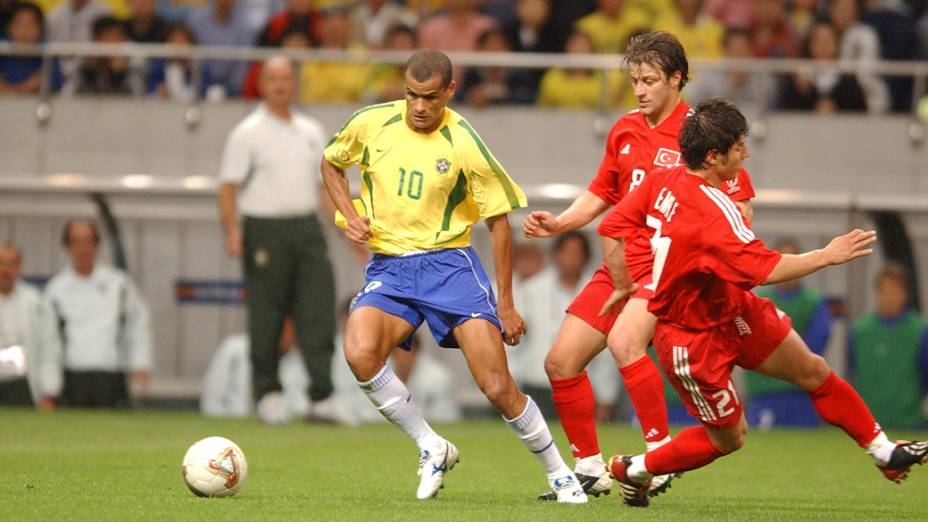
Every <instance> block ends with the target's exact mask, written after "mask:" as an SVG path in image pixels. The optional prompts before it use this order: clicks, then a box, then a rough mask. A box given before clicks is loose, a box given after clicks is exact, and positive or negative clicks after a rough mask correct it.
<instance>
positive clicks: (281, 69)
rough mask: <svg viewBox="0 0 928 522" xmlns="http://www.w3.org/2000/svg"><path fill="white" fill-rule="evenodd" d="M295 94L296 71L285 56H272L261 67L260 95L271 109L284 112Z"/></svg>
mask: <svg viewBox="0 0 928 522" xmlns="http://www.w3.org/2000/svg"><path fill="white" fill-rule="evenodd" d="M295 95H296V71H295V70H294V67H293V63H292V62H291V61H290V59H289V58H287V57H286V56H273V57H271V58H269V59H268V60H267V61H266V62H264V66H263V67H261V96H262V97H263V98H264V101H265V102H266V103H267V105H268V106H269V107H270V108H271V109H272V110H273V111H279V112H284V111H287V110H288V107H289V106H290V103H292V102H293V98H294V96H295Z"/></svg>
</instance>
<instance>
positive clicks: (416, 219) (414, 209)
mask: <svg viewBox="0 0 928 522" xmlns="http://www.w3.org/2000/svg"><path fill="white" fill-rule="evenodd" d="M324 155H325V158H326V159H327V160H328V161H329V162H330V163H332V164H333V165H335V166H336V167H338V168H341V169H345V168H347V167H349V166H351V165H355V164H357V165H358V167H359V168H360V170H361V180H362V183H361V208H362V210H363V215H366V216H367V217H368V218H370V224H371V232H372V234H373V237H372V238H371V239H370V241H369V242H368V245H369V246H370V248H371V250H373V251H374V252H376V253H380V254H387V255H402V254H406V253H409V252H417V251H426V250H435V249H441V248H460V247H465V246H468V245H470V229H471V225H473V224H474V223H476V222H477V221H478V220H479V219H480V218H487V217H492V216H498V215H501V214H506V213H509V212H511V211H512V210H513V209H517V208H521V207H525V206H526V204H527V203H526V199H525V193H524V192H523V191H522V189H521V188H519V186H518V185H516V184H515V183H514V182H513V181H512V179H511V178H510V177H509V174H507V173H506V171H505V170H504V169H503V167H502V166H501V165H500V164H499V162H498V161H496V158H494V157H493V155H492V154H491V153H490V151H489V149H487V146H486V145H485V144H484V143H483V141H482V140H481V139H480V136H478V135H477V133H476V132H475V131H474V129H473V128H472V127H471V126H470V124H468V123H467V120H465V119H464V118H462V117H461V116H460V115H459V114H457V113H456V112H454V111H453V110H451V109H448V108H445V115H444V118H443V119H442V122H441V125H439V127H438V130H436V131H434V132H432V133H431V134H423V133H420V132H415V131H413V130H412V129H410V128H409V126H408V125H407V124H406V102H405V100H399V101H394V102H388V103H380V104H377V105H370V106H368V107H365V108H363V109H361V110H359V111H357V112H355V113H354V115H353V116H351V118H350V119H349V120H348V122H347V123H345V125H344V127H342V129H341V130H340V131H338V133H336V134H335V136H333V137H332V140H331V141H329V144H328V145H327V146H326V148H325V151H324Z"/></svg>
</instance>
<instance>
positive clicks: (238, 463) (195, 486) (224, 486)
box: [181, 437, 248, 497]
mask: <svg viewBox="0 0 928 522" xmlns="http://www.w3.org/2000/svg"><path fill="white" fill-rule="evenodd" d="M181 470H182V471H183V474H184V482H186V483H187V487H189V488H190V491H192V492H193V493H194V494H195V495H197V496H200V497H230V496H232V495H234V494H236V493H237V492H238V490H240V489H242V484H244V483H245V479H246V478H247V477H248V462H247V461H246V460H245V454H244V453H242V448H239V447H238V445H237V444H235V443H234V442H232V441H231V440H229V439H227V438H224V437H207V438H205V439H203V440H200V441H197V442H195V443H194V444H193V446H190V449H188V450H187V453H186V454H185V455H184V461H183V464H182V466H181Z"/></svg>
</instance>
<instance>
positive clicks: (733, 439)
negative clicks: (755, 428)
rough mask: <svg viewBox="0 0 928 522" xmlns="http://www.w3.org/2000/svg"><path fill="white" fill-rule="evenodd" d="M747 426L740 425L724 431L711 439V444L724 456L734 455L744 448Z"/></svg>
mask: <svg viewBox="0 0 928 522" xmlns="http://www.w3.org/2000/svg"><path fill="white" fill-rule="evenodd" d="M747 434H748V426H747V424H741V425H738V426H735V427H733V428H730V429H728V430H725V431H724V432H722V433H719V434H717V435H716V436H715V437H711V438H712V443H713V444H714V445H715V447H716V448H718V449H719V451H721V452H722V453H725V454H726V455H727V454H729V453H734V452H736V451H738V450H739V449H741V448H743V447H744V441H745V439H746V438H747Z"/></svg>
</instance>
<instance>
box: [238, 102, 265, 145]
mask: <svg viewBox="0 0 928 522" xmlns="http://www.w3.org/2000/svg"><path fill="white" fill-rule="evenodd" d="M267 117H268V116H267V111H266V109H265V108H264V106H263V105H259V106H258V107H257V108H256V109H255V110H253V111H251V113H250V114H249V115H248V116H245V118H244V119H242V121H240V122H238V125H236V126H235V127H234V128H233V129H232V132H231V133H230V134H229V137H230V138H232V139H243V138H247V137H248V136H250V135H252V134H254V133H260V132H261V127H262V125H263V123H264V122H265V121H266V120H267Z"/></svg>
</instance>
